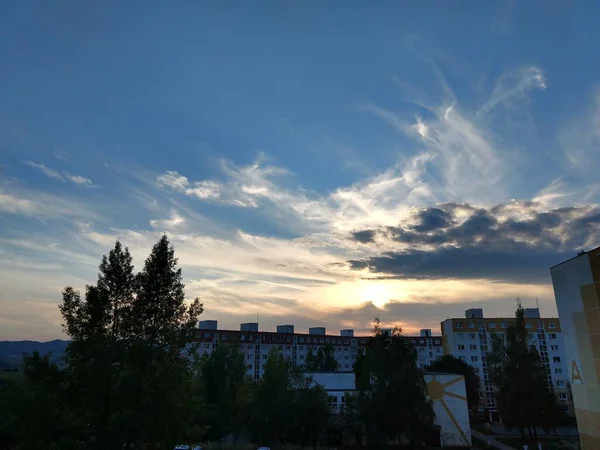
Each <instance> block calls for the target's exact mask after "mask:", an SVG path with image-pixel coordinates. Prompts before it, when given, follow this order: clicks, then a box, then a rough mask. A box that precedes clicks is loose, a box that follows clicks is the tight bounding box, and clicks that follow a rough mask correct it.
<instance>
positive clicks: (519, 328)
mask: <svg viewBox="0 0 600 450" xmlns="http://www.w3.org/2000/svg"><path fill="white" fill-rule="evenodd" d="M487 362H488V367H489V369H490V373H491V379H492V382H493V383H494V387H495V395H496V403H497V404H498V412H499V413H500V416H501V417H502V422H503V423H504V424H505V425H506V426H507V427H509V428H517V429H518V430H519V431H520V432H521V435H522V436H523V437H525V431H526V430H527V432H528V435H529V438H530V439H531V438H534V437H536V436H537V434H536V427H539V426H541V427H545V428H553V427H555V426H557V425H558V423H559V422H560V420H561V418H560V415H561V414H560V411H559V407H558V405H557V403H556V397H555V396H554V394H553V393H552V392H551V391H550V389H549V387H548V383H547V380H546V369H545V368H544V365H543V364H542V362H541V359H540V356H539V354H538V352H537V350H536V348H535V346H533V345H530V343H529V333H528V331H527V328H526V326H525V317H524V311H523V308H522V306H521V303H520V301H519V302H518V306H517V310H516V312H515V322H514V323H513V324H511V325H510V326H509V328H508V329H507V332H506V342H505V341H504V339H503V338H502V337H501V336H500V335H496V336H494V337H493V339H492V352H491V353H490V354H489V355H488V358H487Z"/></svg>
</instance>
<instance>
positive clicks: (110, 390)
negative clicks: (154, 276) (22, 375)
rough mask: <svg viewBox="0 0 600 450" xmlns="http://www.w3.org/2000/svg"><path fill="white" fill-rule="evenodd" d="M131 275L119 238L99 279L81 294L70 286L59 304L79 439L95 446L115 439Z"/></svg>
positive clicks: (128, 339) (129, 325)
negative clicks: (80, 431)
mask: <svg viewBox="0 0 600 450" xmlns="http://www.w3.org/2000/svg"><path fill="white" fill-rule="evenodd" d="M135 291H136V283H135V275H134V273H133V264H132V258H131V255H130V253H129V250H128V249H127V248H125V249H123V247H122V245H121V243H120V242H119V241H117V242H116V243H115V246H114V248H113V249H112V250H111V251H110V253H109V255H108V257H107V256H104V257H103V258H102V261H101V263H100V272H99V274H98V280H97V284H96V285H95V286H93V285H92V286H86V294H85V299H82V298H81V296H80V294H79V292H77V291H75V290H74V289H73V288H71V287H67V288H65V290H64V291H63V303H62V304H61V305H60V306H59V308H60V311H61V313H62V316H63V320H64V323H63V328H64V330H65V331H66V333H67V334H69V335H70V336H71V338H72V341H71V343H70V345H69V346H68V348H67V353H66V361H67V364H68V367H69V371H68V372H69V379H68V385H69V390H68V395H69V397H70V399H71V400H72V404H71V407H72V408H73V409H74V410H75V411H77V412H78V414H77V417H79V419H80V428H81V429H85V433H84V436H83V439H84V440H86V441H87V442H88V443H89V444H90V445H93V446H95V447H96V448H111V447H113V446H117V445H118V440H119V434H118V429H119V428H122V427H121V426H120V425H119V424H118V419H117V418H118V417H121V416H119V415H118V414H115V413H117V412H118V411H115V410H114V409H115V405H114V398H115V397H118V396H120V395H121V393H120V392H119V390H120V388H121V386H119V384H118V380H119V375H118V374H119V369H121V368H122V367H123V365H122V362H123V356H124V354H125V352H126V350H127V347H128V345H130V343H131V339H132V327H133V323H134V320H135V318H134V317H133V315H132V311H131V309H132V304H133V302H134V300H135Z"/></svg>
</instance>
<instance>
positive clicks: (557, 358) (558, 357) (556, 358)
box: [552, 356, 560, 363]
mask: <svg viewBox="0 0 600 450" xmlns="http://www.w3.org/2000/svg"><path fill="white" fill-rule="evenodd" d="M552 361H554V362H555V363H559V362H560V356H555V357H554V358H552Z"/></svg>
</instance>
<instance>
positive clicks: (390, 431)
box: [353, 319, 434, 445]
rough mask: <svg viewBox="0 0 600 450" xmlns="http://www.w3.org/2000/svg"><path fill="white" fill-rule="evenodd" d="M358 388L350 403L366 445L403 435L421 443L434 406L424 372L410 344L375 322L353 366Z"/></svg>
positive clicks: (380, 442)
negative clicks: (352, 405)
mask: <svg viewBox="0 0 600 450" xmlns="http://www.w3.org/2000/svg"><path fill="white" fill-rule="evenodd" d="M356 373H357V376H358V377H357V389H358V392H357V394H356V399H355V400H356V401H355V402H353V403H354V404H355V408H356V414H357V416H358V417H359V418H360V420H361V421H362V423H363V426H364V429H365V431H366V436H367V440H368V442H369V444H371V445H382V444H384V442H385V440H386V438H391V439H400V438H401V437H402V436H405V437H406V438H407V439H408V440H410V441H411V442H412V443H416V442H417V441H421V442H422V441H424V440H425V439H426V437H427V434H428V432H429V430H430V429H431V426H432V425H433V418H434V413H433V407H432V405H431V402H430V401H428V400H427V386H426V384H425V380H424V378H423V372H422V371H421V370H420V369H419V368H418V367H417V355H416V353H415V350H414V348H413V347H412V345H411V344H410V342H409V341H408V340H406V339H404V338H403V337H402V334H401V330H400V329H396V330H394V331H393V332H392V333H391V334H390V335H386V334H384V333H382V330H381V326H380V322H379V319H375V322H374V326H373V337H371V338H370V339H369V341H368V344H367V347H366V349H365V352H364V354H362V355H360V356H359V358H358V359H357V363H356Z"/></svg>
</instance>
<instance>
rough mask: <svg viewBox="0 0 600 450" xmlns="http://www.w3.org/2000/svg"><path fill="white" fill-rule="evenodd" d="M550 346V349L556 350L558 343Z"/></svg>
mask: <svg viewBox="0 0 600 450" xmlns="http://www.w3.org/2000/svg"><path fill="white" fill-rule="evenodd" d="M550 348H551V349H552V350H558V345H551V346H550Z"/></svg>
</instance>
